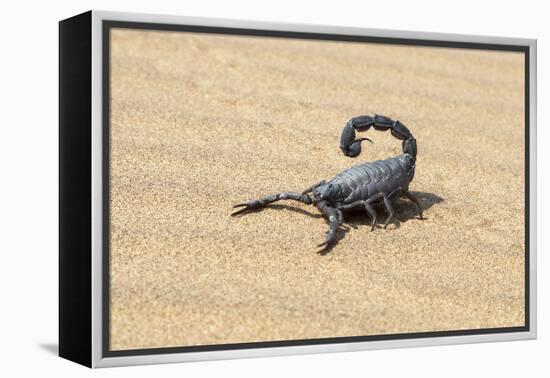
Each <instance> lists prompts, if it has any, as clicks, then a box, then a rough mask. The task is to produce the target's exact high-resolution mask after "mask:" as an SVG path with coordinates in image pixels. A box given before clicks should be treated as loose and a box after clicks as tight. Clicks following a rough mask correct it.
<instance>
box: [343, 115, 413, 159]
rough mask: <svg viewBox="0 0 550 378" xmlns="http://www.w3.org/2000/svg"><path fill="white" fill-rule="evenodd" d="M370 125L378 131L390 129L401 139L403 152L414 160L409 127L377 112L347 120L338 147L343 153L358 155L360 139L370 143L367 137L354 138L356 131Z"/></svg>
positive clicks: (363, 129)
mask: <svg viewBox="0 0 550 378" xmlns="http://www.w3.org/2000/svg"><path fill="white" fill-rule="evenodd" d="M371 127H374V129H375V130H380V131H386V130H391V134H392V135H393V136H394V137H396V138H397V139H399V140H401V141H402V146H403V153H406V154H409V155H411V157H412V158H413V160H416V152H417V149H416V139H414V137H413V135H412V134H411V132H410V131H409V129H408V128H407V127H406V126H405V125H404V124H402V123H401V122H400V121H394V120H392V119H391V118H388V117H385V116H382V115H378V114H375V115H374V116H368V115H367V116H359V117H354V118H352V119H350V120H349V121H348V123H347V124H346V126H345V127H344V130H343V131H342V136H341V138H340V149H341V150H342V152H343V153H344V155H346V156H349V157H356V156H359V154H360V153H361V141H363V140H369V141H370V142H371V143H372V141H371V140H370V139H367V138H361V139H355V136H356V131H360V132H361V131H367V130H368V129H370V128H371Z"/></svg>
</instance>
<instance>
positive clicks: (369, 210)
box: [365, 202, 376, 232]
mask: <svg viewBox="0 0 550 378" xmlns="http://www.w3.org/2000/svg"><path fill="white" fill-rule="evenodd" d="M365 210H367V213H369V215H370V216H371V217H372V223H371V226H370V230H371V232H372V231H374V228H375V227H376V211H375V210H374V208H373V207H372V206H371V205H370V204H369V203H367V202H365Z"/></svg>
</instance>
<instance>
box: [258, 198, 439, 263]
mask: <svg viewBox="0 0 550 378" xmlns="http://www.w3.org/2000/svg"><path fill="white" fill-rule="evenodd" d="M410 193H411V194H412V195H413V196H415V197H416V198H418V201H419V202H420V207H421V208H422V212H423V218H424V219H425V220H427V219H429V214H426V211H427V210H429V209H430V208H431V207H432V206H434V205H436V204H438V203H441V202H443V201H444V200H443V198H441V197H440V196H438V195H436V194H433V193H426V192H414V191H410ZM393 207H394V210H395V215H394V217H393V219H392V221H391V222H390V224H389V225H388V227H395V228H399V227H400V226H401V223H406V222H408V221H409V220H411V219H416V218H418V211H417V209H416V207H415V206H414V204H413V203H412V202H411V201H409V200H406V199H404V198H397V199H395V200H394V201H393ZM265 208H266V209H272V210H277V211H281V210H284V211H292V212H295V213H298V214H301V215H306V216H308V217H311V218H315V219H321V218H324V217H323V216H322V215H321V214H318V213H312V212H310V211H307V210H304V209H301V208H299V207H295V206H292V205H287V204H270V205H267V206H266V207H265ZM374 208H375V210H376V212H377V214H378V219H377V222H376V228H382V225H381V223H383V222H384V221H385V219H386V216H387V213H386V211H385V209H384V206H383V205H382V204H376V205H374ZM259 211H261V209H258V210H253V211H251V212H259ZM371 222H372V218H371V217H370V216H368V215H367V213H366V212H365V211H362V210H361V209H359V210H351V211H348V212H346V213H345V215H344V223H343V224H342V225H341V226H340V229H339V230H338V234H337V235H336V242H335V243H332V244H329V245H327V246H325V247H324V248H323V249H321V250H320V251H318V253H319V254H320V255H326V254H328V253H329V252H330V251H332V249H333V248H334V247H336V245H338V243H339V242H340V240H342V239H343V238H344V237H345V235H346V234H347V233H348V232H349V231H350V230H351V229H354V230H357V229H359V228H360V227H365V228H369V229H370V227H371ZM392 225H393V226H392ZM369 232H370V230H369Z"/></svg>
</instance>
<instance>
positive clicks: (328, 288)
mask: <svg viewBox="0 0 550 378" xmlns="http://www.w3.org/2000/svg"><path fill="white" fill-rule="evenodd" d="M111 42H112V43H111V49H112V51H111V181H110V182H111V189H110V190H111V191H110V193H111V244H110V277H111V287H110V301H111V302H110V309H111V314H110V325H111V326H110V343H111V345H110V348H111V349H112V350H123V349H134V348H157V347H171V346H188V345H206V344H220V343H222V344H226V343H241V342H253V341H270V340H288V339H311V338H324V337H339V336H363V335H377V334H390V333H409V332H424V331H442V330H460V329H477V328H493V327H510V326H522V325H523V324H524V315H525V314H524V300H525V299H524V284H525V283H524V252H525V250H524V236H525V235H524V174H525V172H524V134H523V130H524V118H523V117H524V92H523V85H524V81H523V80H524V76H523V64H524V61H523V55H522V54H520V53H513V52H496V51H479V50H477V51H476V50H462V49H448V48H427V47H410V46H390V45H380V44H364V43H349V42H326V41H304V40H289V39H277V38H259V37H239V36H221V35H208V34H206V35H202V34H192V33H178V32H161V31H158V32H157V31H138V30H124V29H115V30H113V31H112V36H111ZM372 113H378V114H383V115H386V116H389V117H391V118H393V119H399V120H400V121H402V122H403V123H404V124H405V125H407V126H408V127H409V129H410V130H411V132H412V133H413V134H414V136H415V137H416V139H417V141H418V160H417V169H416V176H415V179H414V181H413V182H412V183H411V185H410V190H411V192H412V193H413V194H415V195H416V196H417V197H418V198H419V199H420V201H421V204H422V207H423V209H424V216H425V218H426V219H425V220H422V221H421V220H418V219H417V218H416V212H415V208H414V206H413V205H412V204H411V203H410V202H408V201H406V200H398V201H397V202H396V204H395V208H396V211H397V218H398V219H399V220H400V224H399V225H396V224H392V225H390V226H389V227H388V228H387V229H385V230H384V229H382V228H381V227H378V228H377V229H376V230H375V231H373V232H370V226H369V223H370V218H369V217H367V216H366V215H361V214H360V215H357V216H353V217H351V218H350V219H347V222H346V225H347V226H348V229H347V230H343V231H342V235H341V236H342V239H341V240H340V241H339V243H338V244H337V245H336V246H335V247H334V248H333V249H332V250H331V251H330V252H329V253H327V254H326V255H319V254H317V253H316V251H317V248H316V247H315V245H316V244H318V243H320V242H321V241H323V240H324V237H325V231H326V230H327V224H326V222H325V220H324V219H323V218H322V217H321V216H320V215H319V213H318V211H317V210H316V208H314V207H313V206H306V205H302V204H299V203H296V202H291V201H286V202H279V203H278V205H277V206H273V207H271V208H268V209H265V210H263V211H260V212H254V213H252V214H248V215H246V216H242V217H230V213H231V212H232V206H233V205H234V204H236V203H239V202H243V201H245V200H249V199H253V198H259V197H263V196H265V195H268V194H272V193H276V192H280V191H302V190H303V189H305V188H306V187H308V186H310V185H312V184H314V183H316V182H318V181H320V180H322V179H330V178H331V177H333V176H334V175H335V174H337V173H338V172H340V171H341V170H343V169H345V168H347V167H350V166H351V165H353V164H358V163H361V162H364V161H372V160H377V159H384V158H388V157H391V156H395V155H398V154H400V153H401V143H400V142H399V141H398V140H396V139H395V138H393V137H392V136H391V135H390V133H389V132H387V133H383V132H379V131H374V130H370V131H369V132H368V133H366V134H361V136H368V137H370V138H371V139H373V141H374V144H372V145H370V144H364V145H363V146H364V148H363V152H362V154H361V155H360V156H359V157H358V158H356V159H350V158H347V157H345V156H344V155H343V154H342V153H341V152H340V150H339V148H338V146H339V138H340V132H341V130H342V128H343V127H344V125H345V123H346V122H347V120H348V119H349V118H351V117H353V116H357V115H362V114H372ZM381 215H383V214H381ZM380 218H381V221H383V219H384V216H381V217H380Z"/></svg>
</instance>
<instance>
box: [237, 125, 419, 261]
mask: <svg viewBox="0 0 550 378" xmlns="http://www.w3.org/2000/svg"><path fill="white" fill-rule="evenodd" d="M371 127H373V128H374V129H375V130H380V131H386V130H390V131H391V134H392V135H393V136H394V137H396V138H397V139H399V140H401V141H402V147H403V154H401V155H398V156H395V157H392V158H389V159H385V160H378V161H375V162H368V163H362V164H359V165H355V166H353V167H351V168H348V169H346V170H344V171H342V172H341V173H339V174H337V175H336V176H335V177H334V178H332V179H331V180H329V181H324V180H323V181H321V182H319V183H317V184H315V185H312V186H310V187H309V188H307V189H306V190H304V191H303V192H301V193H298V192H282V193H276V194H272V195H270V196H267V197H264V198H261V199H256V200H250V201H248V202H244V203H240V204H238V205H235V206H234V208H238V207H242V208H241V209H239V210H237V211H235V212H234V213H233V214H231V215H233V216H235V215H239V214H243V213H246V212H248V211H252V210H258V209H261V208H263V207H265V206H267V205H268V204H270V203H273V202H275V201H279V200H294V201H299V202H302V203H305V204H307V205H311V204H313V205H315V206H316V207H317V209H319V211H320V212H321V213H322V214H323V215H324V216H325V218H326V219H327V220H328V223H329V230H328V232H327V236H326V239H325V241H323V242H322V243H321V244H319V245H318V247H322V250H324V249H325V248H327V247H328V246H330V245H332V244H333V243H335V242H336V240H337V232H338V229H339V228H340V226H341V225H342V223H343V222H344V214H345V213H346V212H347V211H349V210H352V209H357V208H359V209H360V208H363V209H364V211H365V212H366V213H367V214H368V215H370V216H371V217H372V223H371V231H372V230H374V228H375V226H376V221H377V213H376V210H375V209H374V205H377V204H381V205H383V206H384V208H385V209H386V211H387V213H388V216H387V218H386V220H385V222H384V228H386V227H387V226H388V224H389V223H390V221H391V220H392V218H393V217H394V215H395V211H394V209H393V206H392V201H393V200H394V199H396V198H398V197H400V196H402V197H405V198H407V199H409V200H410V201H411V202H412V203H413V204H414V205H415V206H416V208H417V209H418V212H419V218H420V219H422V209H421V207H420V203H419V202H418V200H417V199H416V197H414V196H413V195H412V194H411V193H409V191H408V190H409V184H410V183H411V181H412V179H413V177H414V170H415V165H416V153H417V149H416V139H414V137H413V136H412V134H411V132H410V131H409V129H408V128H407V127H406V126H405V125H404V124H403V123H401V122H400V121H394V120H392V119H390V118H388V117H385V116H381V115H374V116H368V115H367V116H359V117H355V118H352V119H350V120H349V121H348V123H347V124H346V126H345V127H344V130H343V131H342V135H341V138H340V149H341V150H342V152H343V153H344V155H346V156H348V157H352V158H354V157H357V156H359V154H360V153H361V143H362V142H363V141H365V140H367V141H369V142H370V141H371V140H370V139H368V138H360V139H357V138H356V132H358V131H359V132H362V131H367V130H368V129H370V128H371ZM322 250H321V251H322Z"/></svg>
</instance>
